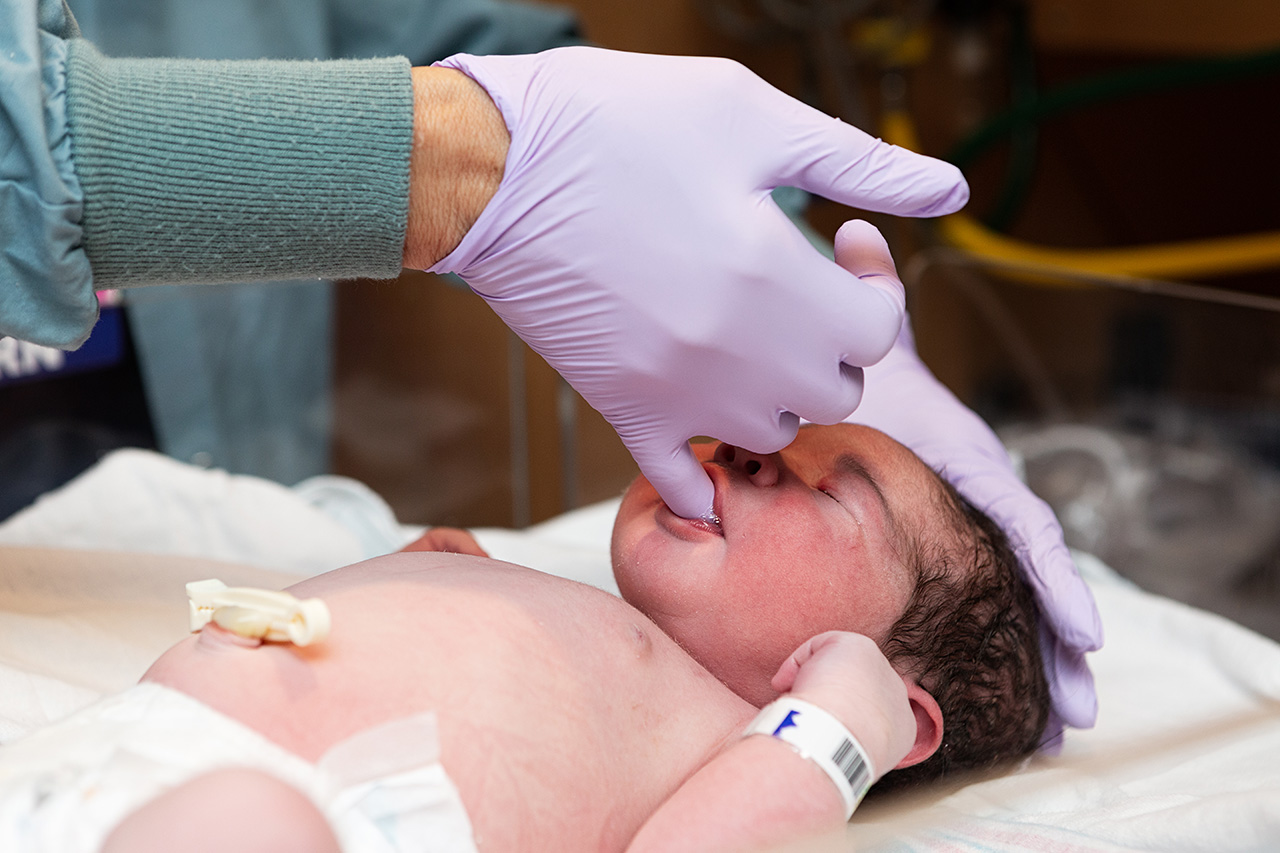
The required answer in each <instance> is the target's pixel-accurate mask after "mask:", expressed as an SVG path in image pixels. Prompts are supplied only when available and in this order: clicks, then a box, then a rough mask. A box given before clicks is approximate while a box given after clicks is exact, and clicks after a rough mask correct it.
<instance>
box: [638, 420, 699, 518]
mask: <svg viewBox="0 0 1280 853" xmlns="http://www.w3.org/2000/svg"><path fill="white" fill-rule="evenodd" d="M623 443H624V444H626V445H627V450H629V451H630V452H631V456H632V458H633V459H635V460H636V464H637V465H638V466H640V473H641V474H643V475H644V477H645V479H646V480H648V481H649V484H650V485H652V486H653V488H654V489H655V490H656V491H657V492H658V496H659V497H661V498H662V500H663V502H664V503H665V504H666V505H667V506H668V507H669V508H670V509H671V511H672V512H674V513H675V514H676V515H678V516H681V517H682V518H709V517H711V515H712V514H713V513H712V501H713V500H714V499H715V495H716V490H715V487H714V486H712V485H711V478H710V477H708V476H707V472H706V471H704V470H703V468H702V463H701V462H699V461H698V460H697V458H696V457H695V456H694V455H693V449H692V448H690V447H689V442H688V441H681V442H680V444H679V445H677V446H676V447H675V448H673V449H665V448H661V447H658V446H657V445H655V444H652V443H647V442H644V443H642V442H636V443H632V442H628V441H626V439H625V438H624V439H623Z"/></svg>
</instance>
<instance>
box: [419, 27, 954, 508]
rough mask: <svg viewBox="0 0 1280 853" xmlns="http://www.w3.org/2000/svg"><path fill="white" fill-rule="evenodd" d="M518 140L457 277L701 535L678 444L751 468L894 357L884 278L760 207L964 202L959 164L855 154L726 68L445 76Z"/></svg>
mask: <svg viewBox="0 0 1280 853" xmlns="http://www.w3.org/2000/svg"><path fill="white" fill-rule="evenodd" d="M439 64H440V65H443V66H445V67H449V68H456V69H459V70H461V71H462V72H464V73H465V74H467V75H468V76H470V77H471V78H473V79H474V80H476V81H477V82H478V83H479V84H480V85H481V86H482V87H483V88H484V89H485V90H486V91H487V92H488V93H489V96H490V97H491V98H492V99H493V101H494V103H495V104H497V106H498V109H499V110H500V111H501V113H502V115H503V118H504V119H505V121H506V125H507V129H508V130H509V131H510V132H511V147H510V149H509V151H508V155H507V162H506V172H505V174H504V175H503V178H502V183H501V186H500V187H499V188H498V191H497V193H496V194H495V195H494V197H493V199H492V200H491V201H490V202H489V204H488V206H487V207H486V208H485V210H484V212H483V213H482V214H481V215H480V217H479V219H478V220H477V221H476V223H475V225H474V226H473V227H472V228H471V230H470V231H469V232H468V233H467V235H466V236H465V237H464V238H463V240H462V242H461V243H460V244H459V245H458V247H457V248H456V249H455V250H454V251H453V252H451V253H450V254H449V255H448V256H447V257H445V258H444V259H442V260H441V261H440V262H439V263H437V264H436V265H435V266H433V267H432V268H431V271H432V272H456V273H458V274H459V275H461V276H462V278H463V279H465V280H466V281H467V283H468V284H469V285H470V286H471V288H472V289H473V290H475V291H476V292H477V293H479V294H480V295H481V296H482V297H484V299H485V300H486V301H487V302H488V303H489V305H490V306H492V307H493V309H494V310H495V311H496V312H497V313H498V315H499V316H500V317H501V318H502V319H503V321H504V322H506V324H507V325H508V326H510V327H511V328H512V329H514V330H515V332H516V333H517V334H519V335H520V337H521V338H523V339H524V340H525V341H526V342H527V343H528V344H529V345H530V346H531V347H533V349H534V350H536V351H537V352H538V353H539V354H541V355H542V357H543V358H545V359H546V360H547V361H548V362H549V363H550V364H551V366H552V367H554V368H555V369H556V370H558V371H559V372H560V374H561V375H562V376H564V378H565V379H566V380H568V381H569V383H570V384H571V385H573V387H574V388H576V389H577V390H578V392H579V393H580V394H581V395H582V396H583V397H584V398H585V399H586V400H587V402H588V403H590V404H591V405H592V406H593V407H595V408H596V409H597V410H598V411H599V412H600V413H601V414H603V415H604V416H605V418H607V419H608V421H609V423H610V424H612V425H613V427H614V429H616V430H617V431H618V435H619V436H620V437H621V438H622V441H623V443H624V444H625V445H626V446H627V449H628V450H629V451H630V452H631V455H632V456H633V457H635V460H636V462H637V463H638V464H639V466H640V470H641V471H642V472H643V473H644V475H645V476H646V477H647V478H648V480H649V482H651V483H652V484H653V486H654V488H656V489H657V490H658V493H659V494H660V495H662V498H663V500H665V501H666V502H667V504H668V505H669V506H670V507H671V509H672V510H673V511H675V512H676V513H679V514H680V515H682V516H685V517H688V518H696V517H704V518H706V517H710V515H711V500H712V496H713V489H712V486H711V482H710V480H709V479H708V478H707V475H706V473H705V472H704V471H703V470H702V467H701V466H700V465H699V464H698V463H697V461H696V460H695V459H694V457H693V454H692V452H691V451H690V449H689V445H688V439H690V438H692V437H694V436H697V435H708V436H713V437H715V438H719V439H722V440H724V441H728V442H730V443H732V444H735V445H738V446H740V447H745V448H747V449H749V450H753V451H756V452H759V453H768V452H773V451H776V450H779V449H780V448H782V447H785V446H786V445H787V444H788V443H789V442H790V441H791V439H792V438H794V437H795V432H796V428H797V426H798V418H799V417H805V418H808V419H810V420H814V421H818V422H821V423H835V422H838V421H839V420H841V419H842V418H844V417H845V416H846V415H848V414H849V413H850V412H851V411H853V409H854V408H855V407H856V406H857V405H858V400H859V398H860V397H861V395H862V371H861V369H860V368H861V367H863V366H865V365H867V364H871V363H873V362H875V361H877V360H878V359H879V358H880V357H881V356H883V355H884V354H885V352H887V351H888V349H889V347H890V346H892V344H893V341H894V338H895V336H896V335H897V333H898V327H899V325H900V323H901V319H902V311H903V304H904V303H903V297H902V289H901V284H899V283H898V281H897V279H896V277H894V278H893V279H892V281H890V282H874V283H860V282H859V280H858V279H857V278H855V277H854V276H851V275H849V274H848V273H847V272H845V271H844V270H842V269H840V268H839V267H838V266H836V265H835V264H833V263H831V262H830V261H828V260H827V259H825V258H823V257H822V256H821V255H820V254H819V253H818V252H817V251H816V250H815V249H813V248H812V247H811V246H810V245H809V244H808V242H807V241H806V240H805V238H804V237H803V236H802V235H801V234H800V232H799V231H798V230H797V229H796V228H795V227H794V226H793V225H792V224H791V223H790V222H789V221H788V220H787V218H786V216H785V215H784V214H783V213H782V212H781V211H780V210H779V209H778V208H777V206H776V205H775V204H774V203H773V200H772V199H771V198H770V197H769V193H770V191H771V190H772V189H774V188H775V187H778V186H783V185H787V186H796V187H800V188H802V189H805V190H809V191H810V192H814V193H818V194H820V195H824V196H827V197H828V198H832V199H834V200H836V201H840V202H843V203H845V204H851V205H856V206H858V207H860V208H864V209H868V210H877V211H885V212H890V213H897V214H903V215H912V216H934V215H940V214H943V213H947V212H950V211H954V210H957V209H959V208H960V207H962V206H963V205H964V202H965V201H966V200H967V199H968V188H967V186H966V185H965V183H964V178H963V177H962V176H961V174H960V172H959V171H958V170H957V169H955V168H954V167H953V166H951V165H949V164H946V163H943V162H941V161H938V160H933V159H930V158H928V157H923V156H920V155H918V154H913V153H911V152H909V151H906V150H904V149H900V148H896V147H894V146H891V145H887V144H885V143H882V142H880V141H878V140H876V139H873V138H871V137H870V136H867V135H866V134H865V133H863V132H862V131H860V130H857V129H856V128H853V127H850V126H849V125H847V124H844V123H843V122H840V121H838V120H836V119H833V118H831V117H829V116H826V115H823V114H822V113H820V112H818V111H816V110H813V109H811V108H809V107H807V106H805V105H803V104H801V103H800V102H798V101H795V100H793V99H792V98H790V97H788V96H786V95H784V94H783V93H781V92H779V91H778V90H776V89H774V88H772V87H770V86H769V85H768V84H766V83H764V82H763V81H762V80H760V79H759V78H758V77H756V76H755V75H753V74H751V73H750V72H749V71H747V70H746V69H745V68H743V67H742V66H740V65H738V64H737V63H734V62H730V61H728V60H723V59H710V58H689V57H671V56H649V55H644V54H634V53H619V52H615V51H607V50H599V49H595V48H584V47H574V48H561V49H558V50H551V51H547V52H545V53H540V54H536V55H532V56H493V57H475V56H467V55H458V56H453V57H450V58H449V59H446V60H444V61H443V62H442V63H439Z"/></svg>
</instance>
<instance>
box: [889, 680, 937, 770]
mask: <svg viewBox="0 0 1280 853" xmlns="http://www.w3.org/2000/svg"><path fill="white" fill-rule="evenodd" d="M903 680H904V681H905V682H906V685H907V699H908V700H909V701H910V702H911V713H913V714H915V717H916V742H915V743H914V744H912V745H911V751H910V752H908V753H907V757H906V758H904V759H902V760H901V761H899V762H898V764H897V766H896V767H894V768H893V769H894V770H901V769H902V768H904V767H910V766H911V765H913V764H919V763H920V762H921V761H924V760H925V759H927V758H928V757H929V756H931V755H933V754H934V753H935V752H937V750H938V746H939V745H941V743H942V709H941V708H939V707H938V703H937V702H936V701H935V700H934V698H933V696H932V695H931V694H930V693H929V691H927V690H925V689H924V688H923V687H921V686H920V685H919V684H916V683H915V682H914V681H912V680H911V679H910V678H905V679H903Z"/></svg>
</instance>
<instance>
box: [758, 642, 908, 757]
mask: <svg viewBox="0 0 1280 853" xmlns="http://www.w3.org/2000/svg"><path fill="white" fill-rule="evenodd" d="M773 689H774V690H777V691H778V692H779V693H790V694H791V695H792V696H794V697H795V698H797V699H803V700H804V701H806V702H809V703H811V704H814V705H817V706H818V707H819V708H821V709H822V710H824V711H826V712H827V713H828V714H831V715H832V716H833V717H835V718H836V719H837V720H839V721H840V722H841V723H843V724H844V727H845V728H846V729H848V730H849V731H850V733H852V734H853V736H854V737H855V738H857V739H858V743H859V745H861V746H862V748H863V750H864V751H865V752H866V755H867V758H869V759H870V760H871V769H872V770H873V771H874V773H875V777H874V778H873V779H872V781H873V782H874V781H879V780H880V779H881V778H882V777H883V776H884V774H886V773H888V772H889V771H890V770H892V769H893V768H894V767H896V766H897V765H898V762H900V761H902V759H903V758H905V757H906V756H907V754H908V753H909V752H910V751H911V748H912V746H913V745H914V743H915V739H916V717H915V714H914V713H913V712H912V710H911V703H910V702H909V701H908V696H907V686H906V683H905V682H904V681H903V680H902V676H900V675H899V674H898V673H897V671H895V670H894V668H893V666H892V665H890V663H889V660H888V658H886V657H885V656H884V653H883V652H881V651H880V649H879V648H878V647H877V646H876V644H875V641H874V640H872V639H871V638H870V637H866V636H863V635H862V634H851V633H849V632H847V631H827V632H826V633H824V634H819V635H818V636H816V637H813V638H811V639H809V640H807V641H805V643H804V644H803V645H801V646H800V648H798V649H796V650H795V651H794V652H792V653H791V656H790V657H788V658H787V659H786V660H785V661H783V662H782V666H780V667H779V668H778V673H777V674H776V675H775V676H774V677H773ZM926 757H927V756H926Z"/></svg>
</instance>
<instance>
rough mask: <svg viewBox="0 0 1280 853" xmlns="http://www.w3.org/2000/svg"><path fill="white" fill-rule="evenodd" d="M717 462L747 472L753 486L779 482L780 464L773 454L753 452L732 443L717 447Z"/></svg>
mask: <svg viewBox="0 0 1280 853" xmlns="http://www.w3.org/2000/svg"><path fill="white" fill-rule="evenodd" d="M714 459H715V461H716V462H719V463H720V464H722V465H727V466H728V467H730V468H732V469H733V470H734V471H738V472H739V473H742V474H745V475H746V476H747V479H749V480H750V481H751V484H752V485H753V486H772V485H774V484H775V483H777V482H778V464H777V463H776V462H775V461H774V457H773V455H772V454H764V453H752V452H751V451H750V450H743V449H742V448H741V447H734V446H733V445H732V444H728V443H722V444H721V445H720V446H719V447H717V448H716V453H715V456H714Z"/></svg>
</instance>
